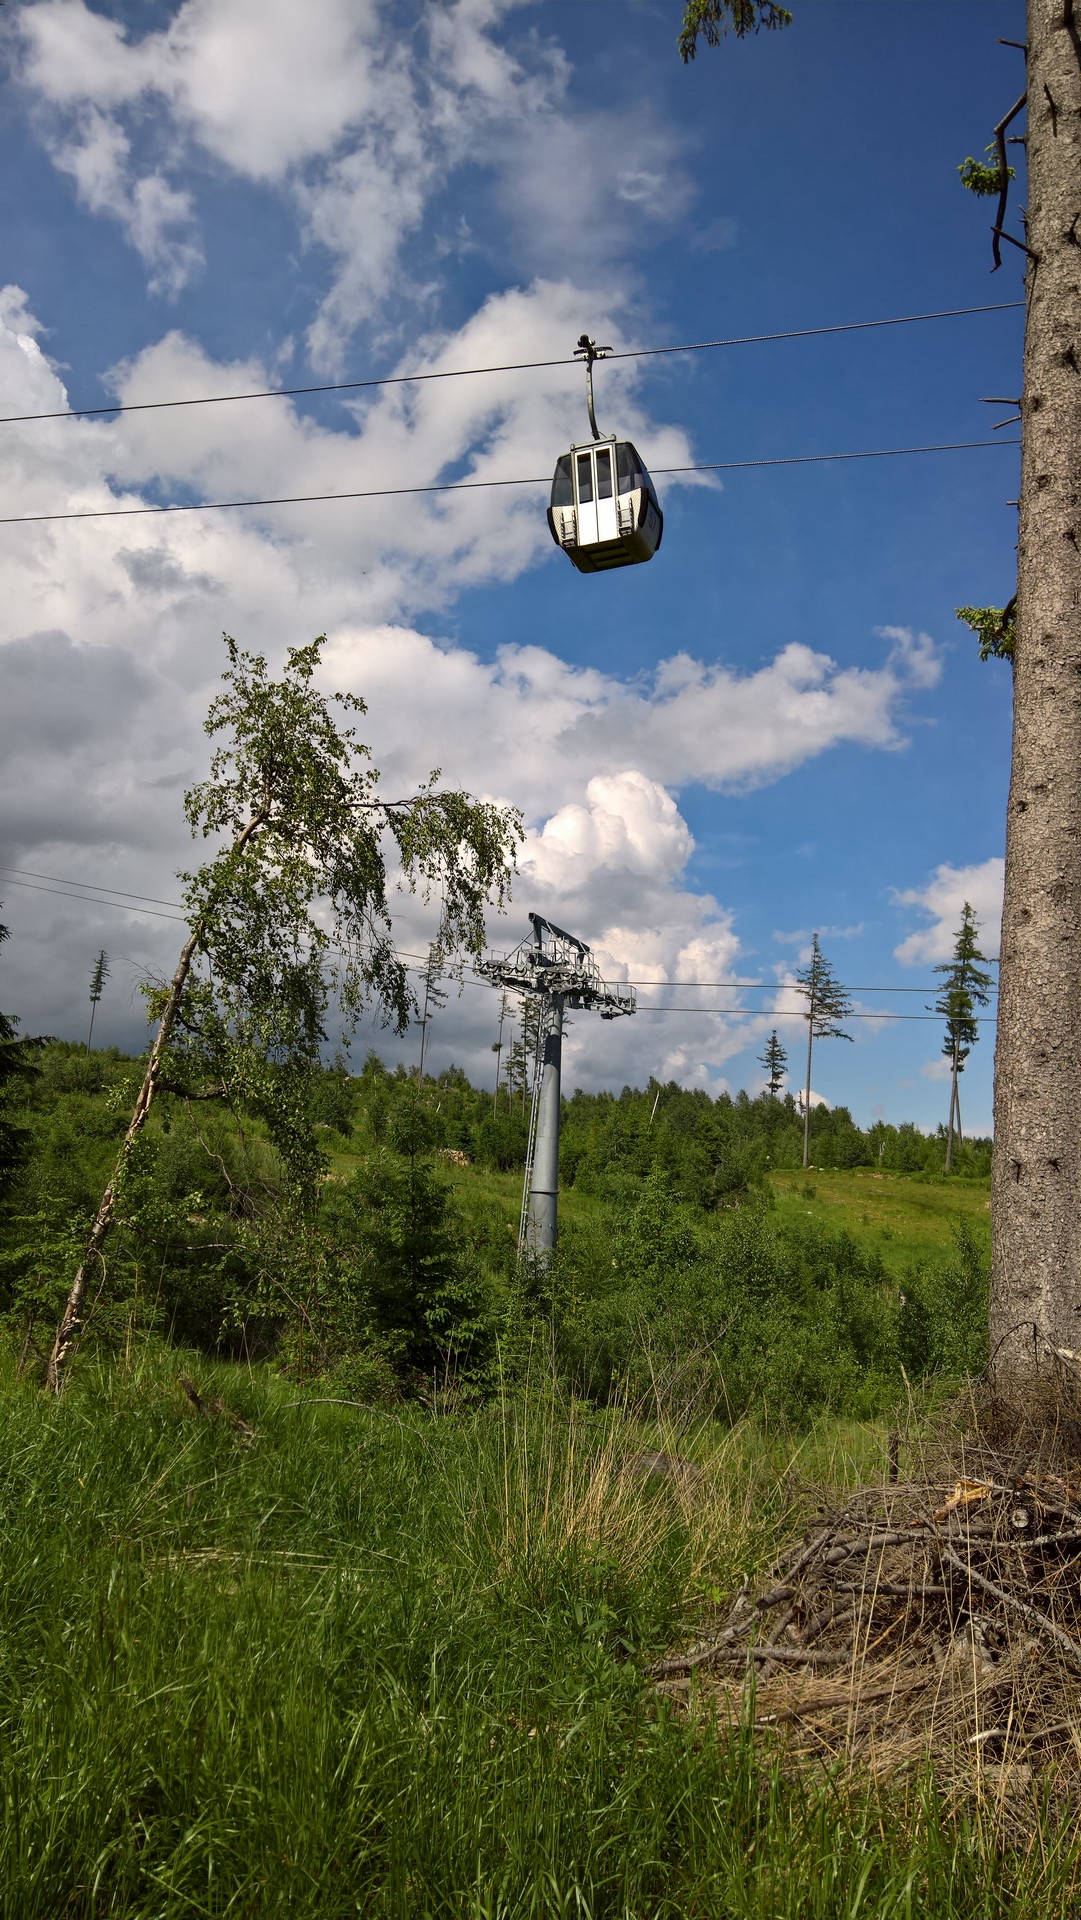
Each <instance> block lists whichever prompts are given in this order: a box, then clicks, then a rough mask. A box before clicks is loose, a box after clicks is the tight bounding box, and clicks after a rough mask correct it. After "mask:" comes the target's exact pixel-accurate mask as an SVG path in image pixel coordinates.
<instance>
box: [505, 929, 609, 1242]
mask: <svg viewBox="0 0 1081 1920" xmlns="http://www.w3.org/2000/svg"><path fill="white" fill-rule="evenodd" d="M529 923H530V926H531V928H532V930H533V931H532V938H531V939H530V940H528V941H525V940H523V941H522V943H521V945H520V946H518V947H516V948H515V950H514V952H513V953H509V954H507V955H506V957H505V958H504V959H502V960H485V961H482V962H481V964H480V965H479V966H478V968H477V972H478V973H480V974H482V975H483V976H484V978H485V979H486V980H490V981H491V983H492V985H493V986H496V987H501V988H505V989H506V988H509V989H510V990H511V991H512V992H514V993H520V994H523V995H525V994H529V995H531V996H532V997H533V998H534V999H536V1000H537V1001H538V1003H539V1013H540V1019H539V1022H538V1028H537V1054H536V1060H535V1063H534V1070H533V1103H532V1106H531V1108H530V1114H529V1145H528V1148H527V1150H526V1165H525V1180H524V1182H523V1186H522V1214H521V1220H520V1222H519V1227H518V1252H519V1254H521V1253H522V1252H526V1253H531V1254H534V1255H535V1256H537V1258H539V1259H541V1260H547V1259H548V1258H549V1256H550V1254H551V1251H552V1248H553V1247H554V1246H555V1243H556V1232H557V1206H558V1198H559V1098H560V1085H559V1083H560V1070H561V1066H562V1054H563V1010H564V1008H565V1007H570V1008H572V1009H574V1010H576V1011H577V1010H578V1009H588V1010H594V1009H595V1010H596V1011H597V1012H598V1013H599V1014H600V1016H601V1019H602V1020H615V1019H617V1018H618V1017H619V1015H620V1014H623V1013H633V1012H634V1011H635V1007H636V1005H637V1001H636V998H635V992H634V988H633V987H627V986H622V985H619V984H611V983H609V982H608V981H606V980H602V979H601V976H600V971H599V969H598V966H597V962H596V961H595V959H594V958H593V955H592V953H591V952H590V950H589V948H588V947H587V946H586V944H585V942H584V941H582V940H578V939H576V937H575V935H574V934H573V933H565V932H564V930H563V928H562V927H556V926H553V925H552V922H551V921H550V920H545V919H543V918H542V917H541V915H540V914H539V913H531V914H530V916H529Z"/></svg>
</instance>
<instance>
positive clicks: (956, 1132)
mask: <svg viewBox="0 0 1081 1920" xmlns="http://www.w3.org/2000/svg"><path fill="white" fill-rule="evenodd" d="M958 1073H960V1069H958ZM954 1105H955V1107H956V1109H957V1112H956V1114H955V1117H954V1123H953V1144H954V1146H955V1147H956V1149H957V1151H958V1153H960V1151H961V1148H962V1147H963V1146H964V1144H965V1140H964V1135H963V1133H962V1132H961V1081H960V1078H958V1081H957V1086H956V1088H955V1091H954Z"/></svg>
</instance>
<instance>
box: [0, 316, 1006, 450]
mask: <svg viewBox="0 0 1081 1920" xmlns="http://www.w3.org/2000/svg"><path fill="white" fill-rule="evenodd" d="M1024 304H1025V303H1024V301H1023V300H999V301H995V302H994V303H993V304H992V305H989V306H981V307H943V308H940V309H939V310H938V311H936V312H934V313H902V314H896V315H893V316H891V317H889V318H887V319H883V320H847V321H841V322H839V323H838V324H836V325H833V326H828V327H789V328H786V329H785V330H784V331H782V332H779V333H744V334H735V335H733V336H732V337H731V338H729V339H725V340H689V341H685V342H682V343H681V344H679V345H677V346H671V347H621V348H620V349H619V350H618V351H615V352H611V353H605V354H604V355H603V356H602V357H603V358H604V359H606V360H649V359H654V358H658V357H660V356H661V355H667V354H673V353H709V352H712V351H714V350H715V349H717V348H722V347H749V346H761V345H764V344H766V343H767V342H769V341H773V340H811V339H816V338H820V337H821V336H823V335H826V334H832V333H866V332H870V331H871V330H872V329H874V328H876V327H910V326H914V325H916V323H917V322H919V321H922V320H956V319H960V318H962V317H963V316H966V315H968V314H974V313H1008V312H1010V311H1012V310H1013V309H1015V308H1018V307H1023V306H1024ZM578 364H579V362H578V361H577V360H576V359H575V358H574V357H573V356H566V357H561V358H559V359H556V360H507V361H503V362H501V363H499V364H497V365H494V366H490V367H440V368H436V369H434V370H432V371H430V372H427V373H387V374H380V375H377V376H374V377H372V378H370V379H366V380H328V381H324V382H323V383H321V384H320V385H317V386H304V387H259V388H253V389H251V390H250V391H248V392H245V393H203V394H195V395H191V396H189V397H187V398H181V399H176V400H128V401H114V402H113V403H112V405H111V406H98V407H62V408H59V409H57V410H56V411H55V412H52V413H5V414H0V426H5V427H6V426H17V425H25V424H27V423H28V422H29V421H32V420H89V419H93V418H94V417H95V416H97V415H101V414H106V413H107V414H110V415H115V414H119V413H154V412H159V411H162V410H164V409H166V408H172V407H212V406H221V405H222V404H223V403H225V402H230V401H237V400H294V399H299V398H301V397H302V396H304V395H308V394H321V393H358V392H362V391H363V390H365V389H367V388H372V387H402V386H412V385H419V384H420V383H422V382H425V381H431V380H467V379H475V378H476V377H477V376H479V375H481V374H491V373H528V372H532V371H533V370H534V369H535V368H537V369H540V368H546V367H573V366H577V365H578Z"/></svg>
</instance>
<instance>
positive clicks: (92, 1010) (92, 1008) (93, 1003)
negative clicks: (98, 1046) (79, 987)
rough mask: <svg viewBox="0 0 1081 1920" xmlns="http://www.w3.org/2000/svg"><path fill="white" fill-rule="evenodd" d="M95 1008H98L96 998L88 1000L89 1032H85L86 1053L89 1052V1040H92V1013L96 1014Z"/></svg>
mask: <svg viewBox="0 0 1081 1920" xmlns="http://www.w3.org/2000/svg"><path fill="white" fill-rule="evenodd" d="M97 1010H98V1003H97V1001H96V1000H91V1002H90V1032H89V1033H88V1034H87V1036H86V1051H87V1053H89V1052H90V1042H91V1041H92V1039H93V1038H94V1015H95V1014H96V1012H97Z"/></svg>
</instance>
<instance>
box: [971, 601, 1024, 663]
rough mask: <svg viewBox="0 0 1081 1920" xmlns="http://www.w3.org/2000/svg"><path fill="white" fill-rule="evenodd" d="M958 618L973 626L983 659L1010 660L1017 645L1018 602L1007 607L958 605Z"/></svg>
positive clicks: (1010, 603)
mask: <svg viewBox="0 0 1081 1920" xmlns="http://www.w3.org/2000/svg"><path fill="white" fill-rule="evenodd" d="M957 618H958V619H959V620H963V621H964V623H965V625H966V627H971V629H972V631H973V633H974V634H975V635H976V638H977V639H978V641H979V643H980V659H981V660H1009V661H1010V662H1011V664H1012V663H1013V660H1014V657H1015V653H1016V647H1017V602H1016V600H1010V601H1009V602H1008V603H1007V605H1006V606H1005V607H958V608H957Z"/></svg>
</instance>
